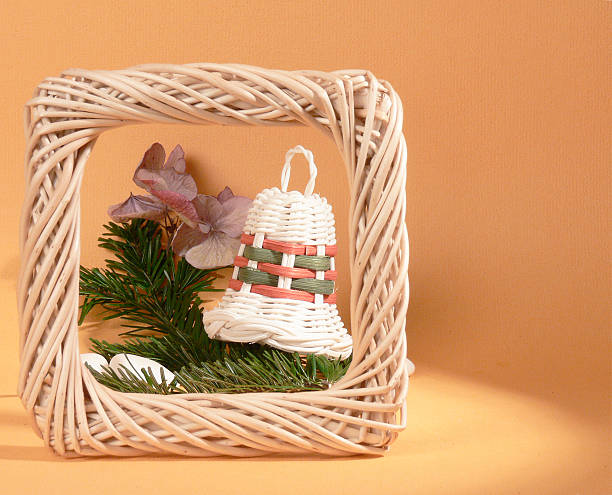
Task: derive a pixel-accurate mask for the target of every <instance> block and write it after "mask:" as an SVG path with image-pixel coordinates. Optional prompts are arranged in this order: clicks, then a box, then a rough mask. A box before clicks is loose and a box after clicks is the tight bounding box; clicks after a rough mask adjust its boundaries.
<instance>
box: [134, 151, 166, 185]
mask: <svg viewBox="0 0 612 495" xmlns="http://www.w3.org/2000/svg"><path fill="white" fill-rule="evenodd" d="M165 157H166V152H165V151H164V147H163V146H162V145H161V144H159V143H153V144H152V145H151V147H150V148H149V149H148V150H147V151H145V154H144V156H143V157H142V160H140V164H139V165H138V167H137V168H136V172H135V173H134V179H133V180H134V182H135V183H136V185H137V186H138V187H142V188H143V189H146V187H145V186H144V184H142V183H141V182H140V180H139V177H137V175H138V172H139V171H141V170H149V171H154V170H161V169H162V168H163V167H164V158H165Z"/></svg>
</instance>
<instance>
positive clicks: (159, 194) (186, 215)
mask: <svg viewBox="0 0 612 495" xmlns="http://www.w3.org/2000/svg"><path fill="white" fill-rule="evenodd" d="M151 194H153V195H154V196H155V197H156V198H159V199H160V200H162V201H163V203H164V204H165V205H167V206H168V207H169V208H170V209H171V210H172V211H173V212H174V213H176V214H177V215H178V216H179V217H180V219H181V220H182V221H183V222H185V223H186V224H187V225H189V226H190V227H195V226H196V225H197V223H198V212H197V211H196V209H195V208H194V206H193V204H192V203H191V201H189V200H188V199H187V198H186V197H185V196H183V195H182V194H179V193H176V192H174V191H169V190H166V189H161V190H158V189H152V190H151Z"/></svg>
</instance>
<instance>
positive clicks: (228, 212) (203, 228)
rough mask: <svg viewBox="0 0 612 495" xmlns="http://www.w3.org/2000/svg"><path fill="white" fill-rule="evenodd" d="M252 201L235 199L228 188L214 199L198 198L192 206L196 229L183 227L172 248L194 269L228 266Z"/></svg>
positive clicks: (237, 245)
mask: <svg viewBox="0 0 612 495" xmlns="http://www.w3.org/2000/svg"><path fill="white" fill-rule="evenodd" d="M251 203H252V201H251V200H250V199H249V198H246V197H244V196H234V193H233V192H232V190H231V189H230V188H229V187H226V188H225V189H224V190H223V191H221V192H220V193H219V194H218V195H217V197H214V196H208V195H205V194H199V195H198V196H197V197H196V198H195V199H194V200H193V205H194V206H195V209H196V211H197V214H198V223H197V225H196V226H195V227H191V226H189V225H187V224H183V225H182V226H181V227H180V228H179V230H178V231H177V234H176V236H175V238H174V241H173V244H172V248H173V250H174V252H175V253H176V254H178V255H179V256H184V257H185V259H186V260H187V261H188V262H189V263H190V264H191V265H193V266H195V267H196V268H201V269H206V268H217V267H220V266H225V265H229V264H231V263H232V261H233V260H234V256H236V253H237V252H238V248H239V247H240V234H241V233H242V229H243V227H244V222H245V221H246V217H247V213H248V210H249V208H250V206H251Z"/></svg>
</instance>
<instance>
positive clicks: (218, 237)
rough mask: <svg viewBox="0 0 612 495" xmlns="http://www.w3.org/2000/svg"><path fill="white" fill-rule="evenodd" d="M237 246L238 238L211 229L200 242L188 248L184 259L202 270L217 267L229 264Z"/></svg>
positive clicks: (236, 250)
mask: <svg viewBox="0 0 612 495" xmlns="http://www.w3.org/2000/svg"><path fill="white" fill-rule="evenodd" d="M239 247H240V239H235V238H233V237H230V236H228V235H227V234H224V233H223V232H214V231H213V232H210V233H209V234H207V235H206V238H205V239H204V240H203V241H202V242H201V243H199V244H198V245H196V246H194V247H192V248H191V249H189V250H188V251H187V252H186V254H185V259H186V260H187V262H188V263H189V264H190V265H193V266H195V267H196V268H200V269H203V270H204V269H209V268H218V267H221V266H226V265H231V264H232V263H233V261H234V257H235V256H236V254H237V253H238V248H239Z"/></svg>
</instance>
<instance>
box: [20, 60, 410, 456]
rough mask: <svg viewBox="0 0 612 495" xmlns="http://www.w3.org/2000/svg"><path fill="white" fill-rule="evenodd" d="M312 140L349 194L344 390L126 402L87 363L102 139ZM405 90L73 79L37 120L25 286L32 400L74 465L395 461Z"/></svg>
mask: <svg viewBox="0 0 612 495" xmlns="http://www.w3.org/2000/svg"><path fill="white" fill-rule="evenodd" d="M149 122H151V123H155V122H157V123H177V124H223V125H240V124H248V125H296V124H302V125H309V126H313V127H315V128H317V129H319V130H320V131H322V132H323V133H324V134H325V135H326V136H329V137H331V138H332V139H333V140H334V141H335V143H336V145H337V146H338V149H339V151H340V154H341V155H342V157H343V160H344V163H345V165H346V171H347V174H348V180H349V186H350V213H349V215H350V218H349V236H350V252H349V256H350V259H349V261H350V267H351V274H350V275H351V298H350V310H351V322H352V335H353V339H354V351H353V361H352V365H351V367H350V368H349V370H348V372H347V373H346V375H345V376H344V377H343V378H342V379H341V380H340V381H339V382H337V383H335V384H334V385H333V386H332V387H331V388H330V389H328V390H324V391H316V392H301V393H290V394H289V393H246V394H237V395H236V394H185V395H170V396H164V395H146V394H126V393H120V392H116V391H114V390H110V389H108V388H106V387H104V386H103V385H101V384H99V383H98V382H97V381H96V380H95V379H94V378H93V377H92V375H91V374H90V372H89V370H88V369H87V368H85V367H84V366H83V365H82V364H81V361H80V358H79V349H78V334H77V332H78V328H77V316H78V296H79V294H78V292H79V290H78V285H79V251H80V249H79V242H80V235H79V221H80V219H79V217H80V206H79V189H80V184H81V180H82V177H83V171H84V166H85V162H86V161H87V158H88V156H89V154H90V152H91V150H92V148H93V146H94V144H95V142H96V139H97V137H98V136H99V135H100V134H101V133H102V132H104V131H106V130H109V129H113V128H115V127H120V126H123V125H128V124H142V123H149ZM401 129H402V106H401V102H400V99H399V98H398V96H397V95H396V93H395V92H394V91H393V88H392V87H391V86H390V85H389V84H388V83H387V82H385V81H382V80H380V81H379V80H377V79H376V78H375V77H374V76H373V75H372V74H371V73H370V72H368V71H363V70H343V71H337V72H330V73H326V72H319V71H292V72H289V71H281V70H268V69H261V68H258V67H250V66H243V65H219V64H204V63H203V64H189V65H166V64H157V65H154V64H150V65H143V66H137V67H132V68H130V69H126V70H115V71H101V70H92V71H90V70H80V69H71V70H67V71H65V72H64V73H63V74H62V75H61V76H60V77H50V78H48V79H45V80H44V81H43V82H42V83H41V84H40V85H39V86H38V88H37V90H36V92H35V96H34V97H33V99H32V100H30V101H29V102H28V103H27V105H26V108H25V131H26V138H27V149H26V157H25V171H26V194H25V200H24V204H23V210H22V218H21V235H20V246H21V253H22V261H21V270H20V277H19V285H18V305H19V324H20V358H21V371H20V375H19V395H20V397H21V400H22V402H23V404H24V405H25V407H26V409H27V411H28V413H29V414H30V417H31V419H32V425H33V427H34V429H35V430H36V432H37V433H38V434H39V435H40V436H41V437H42V438H43V439H44V441H45V443H46V444H47V445H49V446H50V447H52V448H53V450H54V451H55V452H57V453H58V454H60V455H64V456H85V455H117V456H121V455H130V456H131V455H140V454H147V453H171V454H180V455H191V456H210V455H232V456H253V455H263V454H268V453H276V452H283V453H305V452H313V453H320V454H328V455H350V454H364V453H365V454H381V453H383V452H384V451H385V450H387V448H388V446H389V445H390V444H391V443H392V442H393V440H394V439H395V438H396V436H397V433H398V432H399V431H400V430H402V429H403V428H404V426H405V419H406V406H405V397H406V392H407V389H408V374H407V366H406V358H405V355H406V337H405V334H404V327H405V320H406V310H407V306H408V277H407V272H408V238H407V234H406V226H405V223H404V217H405V209H406V198H405V181H406V144H405V140H404V137H403V135H402V132H401Z"/></svg>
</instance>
